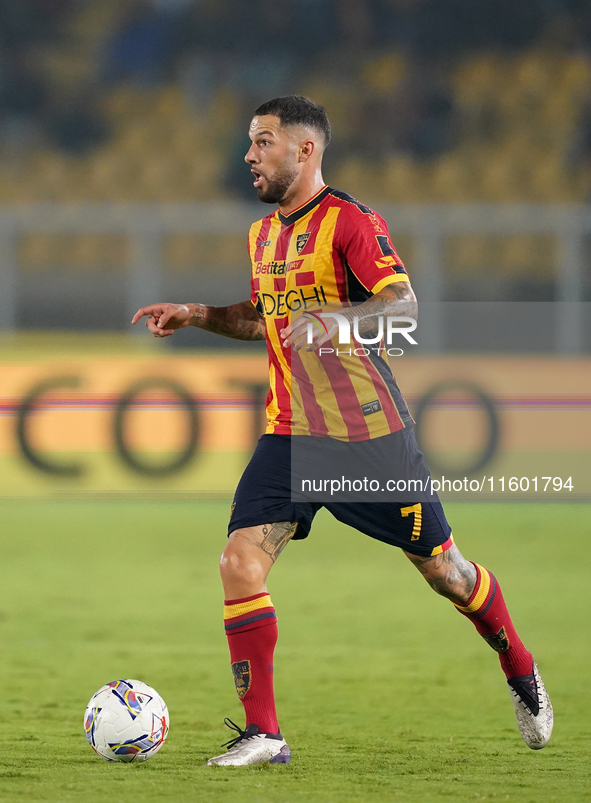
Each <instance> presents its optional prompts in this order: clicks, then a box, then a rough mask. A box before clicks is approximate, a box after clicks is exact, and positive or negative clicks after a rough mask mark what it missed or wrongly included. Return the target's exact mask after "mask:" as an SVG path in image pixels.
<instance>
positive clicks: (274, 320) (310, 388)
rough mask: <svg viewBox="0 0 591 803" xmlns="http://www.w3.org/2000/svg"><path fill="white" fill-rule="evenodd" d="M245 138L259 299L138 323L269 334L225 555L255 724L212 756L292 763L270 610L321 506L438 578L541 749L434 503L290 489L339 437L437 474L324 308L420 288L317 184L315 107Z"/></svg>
mask: <svg viewBox="0 0 591 803" xmlns="http://www.w3.org/2000/svg"><path fill="white" fill-rule="evenodd" d="M249 135H250V139H251V145H250V149H249V150H248V153H247V154H246V156H245V160H246V162H247V163H248V164H249V165H250V168H251V172H252V175H253V177H254V187H255V188H256V190H257V193H258V197H259V199H260V200H261V201H263V202H265V203H269V204H276V205H277V206H278V208H277V209H276V210H275V211H274V212H273V213H272V214H270V215H268V216H267V217H265V218H263V220H260V221H258V222H257V223H255V224H253V226H252V227H251V229H250V234H249V239H248V245H249V251H250V258H251V262H252V278H251V287H252V293H251V297H250V299H249V300H247V301H243V302H240V303H238V304H232V305H230V306H227V307H212V306H207V305H204V304H171V303H160V304H153V305H151V306H147V307H143V308H142V309H140V310H138V312H137V313H136V314H135V316H134V318H133V323H137V322H138V321H139V320H140V319H141V318H142V317H143V316H147V320H146V325H147V327H148V329H149V331H150V332H151V333H152V334H153V335H154V336H155V337H168V336H170V335H172V334H173V333H174V332H175V330H176V329H180V328H183V327H185V326H197V327H200V328H202V329H205V330H207V331H209V332H216V333H217V334H220V335H225V336H227V337H232V338H237V339H239V340H263V339H266V341H267V349H268V354H269V374H270V391H269V395H268V398H267V407H266V412H267V422H268V423H267V429H266V433H265V434H264V435H263V436H262V437H261V439H260V440H259V442H258V445H257V447H256V450H255V452H254V454H253V457H252V459H251V461H250V463H249V465H248V466H247V468H246V470H245V472H244V474H243V476H242V479H241V480H240V483H239V485H238V488H237V490H236V495H235V498H234V504H233V506H232V514H231V518H230V523H229V527H228V541H227V545H226V547H225V549H224V551H223V554H222V557H221V562H220V567H221V576H222V582H223V586H224V592H225V605H224V622H225V629H226V634H227V637H228V644H229V649H230V656H231V664H232V673H233V676H234V682H235V686H236V691H237V693H238V696H239V698H240V700H241V701H242V703H243V705H244V710H245V714H246V727H245V729H244V730H243V729H242V728H240V727H238V726H237V725H234V723H231V722H230V721H229V720H226V722H227V724H229V726H230V727H234V729H235V730H236V731H237V736H236V738H234V739H232V740H231V741H230V742H229V743H228V744H227V747H228V750H227V752H226V753H224V754H223V755H220V756H215V757H213V758H211V759H210V760H209V761H208V764H215V765H222V766H242V765H246V764H259V763H262V762H265V761H269V762H270V763H272V764H276V763H287V762H289V760H290V757H291V753H290V749H289V747H288V745H287V743H286V741H285V740H284V738H283V736H282V734H281V731H280V729H279V724H278V721H277V714H276V710H275V701H274V694H273V652H274V648H275V644H276V641H277V619H276V616H275V609H274V607H273V604H272V602H271V597H270V596H269V592H268V590H267V585H266V581H267V576H268V574H269V571H270V570H271V568H272V566H273V564H274V563H275V561H276V560H277V558H278V557H279V555H280V554H281V552H282V550H283V549H284V547H285V546H286V544H287V543H288V542H289V541H290V540H291V539H292V538H293V539H298V538H305V537H306V536H307V535H308V532H309V530H310V526H311V524H312V520H313V518H314V515H315V513H316V512H317V510H318V509H319V508H320V507H322V505H323V504H324V506H325V507H326V508H327V509H328V510H329V511H330V512H331V513H332V514H333V515H334V516H335V517H336V518H337V519H338V520H339V521H342V522H344V523H347V524H350V525H352V526H353V527H355V528H357V529H358V530H360V531H361V532H362V533H365V534H366V535H368V536H370V537H372V538H376V539H378V540H380V541H383V542H385V543H387V544H391V545H393V546H397V547H399V548H400V549H402V550H403V551H404V553H405V555H406V556H407V557H408V558H409V560H410V561H411V563H413V564H414V565H415V566H416V567H417V569H418V570H419V571H420V572H421V574H422V575H423V577H424V578H425V580H426V581H427V582H428V583H429V585H430V586H431V588H433V589H434V590H435V591H436V592H437V593H438V594H441V595H442V596H443V597H446V598H447V599H449V600H450V601H451V602H452V603H453V605H454V606H455V608H456V609H457V610H458V611H459V612H460V613H461V614H462V615H463V616H465V617H466V618H468V619H470V620H471V622H472V623H473V624H474V626H475V628H476V630H477V632H478V633H480V635H481V636H483V638H484V639H485V640H486V641H487V643H488V644H489V645H490V647H492V649H493V650H495V651H496V652H497V653H498V655H499V659H500V664H501V668H502V670H503V672H504V673H505V676H506V678H507V682H508V685H509V691H510V694H511V697H512V700H513V705H514V707H515V713H516V716H517V724H518V727H519V730H520V732H521V735H522V737H523V739H524V740H525V742H526V744H527V745H528V746H529V747H531V748H532V749H534V750H537V749H540V748H542V747H544V746H545V745H546V744H547V742H548V740H549V738H550V734H551V731H552V724H553V714H552V706H551V703H550V699H549V697H548V694H547V692H546V689H545V687H544V684H543V682H542V680H541V678H540V675H539V673H538V670H537V667H536V663H535V661H534V660H533V657H532V655H531V653H530V652H529V651H528V650H527V649H526V648H525V646H524V645H523V643H522V642H521V639H520V638H519V636H518V634H517V631H516V630H515V627H514V625H513V622H512V621H511V617H510V616H509V612H508V610H507V607H506V605H505V601H504V599H503V595H502V593H501V588H500V586H499V583H498V581H497V579H496V578H495V577H494V576H493V574H492V573H491V572H489V571H488V570H487V569H485V568H484V567H483V566H479V565H478V564H476V563H472V562H470V561H469V560H466V559H465V558H464V557H463V556H462V554H461V553H460V551H459V549H458V547H457V546H456V545H455V543H454V541H453V537H452V534H451V529H450V526H449V524H448V522H447V521H446V518H445V515H444V513H443V509H442V507H441V504H440V503H439V501H438V499H437V498H436V497H435V496H434V497H432V498H430V499H428V500H425V498H424V497H420V496H419V495H418V494H417V495H416V497H413V495H412V494H411V495H410V498H406V499H405V500H395V501H392V500H389V501H387V502H381V501H380V502H377V501H368V500H367V499H365V500H364V501H356V500H349V501H347V499H345V500H343V499H339V500H338V501H334V502H333V501H331V500H326V499H324V500H323V501H322V502H319V501H314V500H313V499H303V500H301V501H299V500H298V499H297V498H294V495H293V493H292V484H291V472H292V470H293V469H294V465H293V462H292V446H293V448H295V444H296V443H298V444H299V443H301V442H304V443H307V444H309V445H312V446H313V447H314V448H316V447H318V446H320V447H323V445H334V446H335V447H336V449H337V453H339V454H340V453H342V454H343V455H353V463H354V462H355V461H356V460H359V461H361V462H363V461H365V463H364V465H368V464H369V465H372V464H373V461H374V460H375V461H376V462H377V463H379V462H380V461H382V462H384V461H385V462H386V464H387V462H388V460H391V461H392V464H396V465H398V466H400V465H404V466H406V467H407V468H408V470H409V471H410V472H411V473H413V475H414V476H416V477H423V478H424V477H428V472H427V469H426V468H425V466H424V463H423V461H422V455H421V453H420V452H419V450H418V448H417V445H416V441H415V438H414V434H413V421H412V418H411V416H410V415H409V412H408V410H407V407H406V405H405V402H404V400H403V398H402V396H401V394H400V391H399V390H398V386H397V385H396V382H395V380H394V377H393V376H392V373H391V371H390V369H389V367H388V365H387V362H386V361H385V360H384V358H383V351H380V349H379V348H377V349H367V348H361V349H354V350H352V351H351V352H350V353H349V354H347V353H345V352H346V349H340V350H339V349H335V348H330V346H331V345H334V343H335V342H336V340H335V338H336V333H337V319H334V318H333V319H332V320H330V319H329V318H322V317H321V316H320V314H319V313H321V312H322V310H323V309H324V310H325V311H326V310H328V309H335V308H339V309H340V310H341V312H342V314H344V315H345V316H346V318H347V320H348V321H349V322H351V323H355V325H356V326H357V334H358V335H359V337H362V336H363V337H365V342H367V339H368V338H367V336H368V335H369V334H371V333H372V331H373V332H375V329H376V326H377V324H376V320H377V318H378V316H395V317H399V316H404V317H405V318H407V319H408V318H412V317H414V315H415V301H416V299H415V296H414V293H413V290H412V288H411V285H410V281H409V277H408V274H407V272H406V270H405V268H404V266H403V264H402V262H401V261H400V259H399V257H398V255H397V253H396V251H395V250H394V247H393V245H392V243H391V241H390V237H389V234H388V230H387V227H386V224H385V223H384V221H383V219H382V218H381V217H380V216H379V215H378V214H376V213H375V212H373V211H372V210H371V209H369V208H368V207H367V206H364V205H363V204H361V203H359V202H358V201H356V200H355V199H354V198H352V197H351V196H349V195H347V194H346V193H344V192H341V191H339V190H335V189H332V188H330V187H328V186H327V185H326V184H325V183H324V180H323V178H322V170H321V167H322V155H323V152H324V150H325V148H326V146H327V145H328V143H329V141H330V135H331V131H330V125H329V121H328V119H327V116H326V113H325V111H324V109H323V108H322V107H321V106H318V105H317V104H315V103H313V102H312V101H310V100H308V99H307V98H303V97H298V96H289V97H282V98H276V99H274V100H271V101H269V102H267V103H264V104H263V105H262V106H260V107H259V108H258V109H257V110H256V112H255V115H254V117H253V119H252V122H251V124H250V129H249ZM329 305H330V306H329ZM354 319H356V322H355V320H354ZM354 331H355V330H354ZM359 342H361V341H359ZM337 352H339V353H337ZM366 352H367V353H366ZM339 449H340V450H341V451H340V452H339ZM316 451H317V453H318V454H320V452H318V450H317V449H316ZM368 461H369V462H368ZM391 476H394V475H391ZM409 487H410V486H409ZM414 487H415V488H416V487H417V486H416V485H415V486H414Z"/></svg>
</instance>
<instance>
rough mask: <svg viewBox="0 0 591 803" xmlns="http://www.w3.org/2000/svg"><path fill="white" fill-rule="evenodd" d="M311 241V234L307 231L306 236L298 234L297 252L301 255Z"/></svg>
mask: <svg viewBox="0 0 591 803" xmlns="http://www.w3.org/2000/svg"><path fill="white" fill-rule="evenodd" d="M309 239H310V232H309V231H306V232H304V234H298V236H297V237H296V251H297V252H298V254H301V253H302V251H303V250H304V248H305V247H306V245H307V243H308V240H309Z"/></svg>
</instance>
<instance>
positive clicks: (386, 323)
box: [304, 312, 418, 357]
mask: <svg viewBox="0 0 591 803" xmlns="http://www.w3.org/2000/svg"><path fill="white" fill-rule="evenodd" d="M304 317H305V318H306V319H307V320H308V325H307V327H306V342H307V343H308V345H311V344H312V343H313V342H314V330H315V329H319V330H320V331H321V332H323V333H327V334H328V327H327V325H326V324H325V322H324V320H319V319H328V318H332V319H334V320H336V322H337V326H338V335H339V338H338V339H339V345H341V346H343V345H348V346H351V344H352V343H355V344H356V345H357V344H361V345H362V346H377V348H372V349H367V348H356V349H354V353H355V354H356V356H361V355H359V354H357V352H367V354H365V356H369V352H370V351H377V352H378V353H379V352H380V351H386V353H387V354H388V355H390V356H391V357H399V356H402V354H403V353H404V352H403V351H402V349H401V348H393V349H388V348H387V347H388V346H392V345H393V343H394V336H395V335H402V337H403V338H405V340H406V341H407V342H408V343H410V344H411V345H412V346H416V345H418V343H417V341H416V340H415V339H414V337H412V335H411V334H410V333H411V332H414V331H415V329H416V328H417V322H416V321H415V320H414V318H408V317H406V316H404V315H398V316H391V315H388V316H384V315H376V316H375V317H373V318H372V321H376V322H377V332H376V333H375V334H372V335H371V337H363V336H362V335H361V334H360V332H359V321H360V318H358V317H357V316H356V315H353V316H352V319H353V320H352V324H351V321H350V320H349V318H348V317H346V316H345V315H344V314H343V313H342V312H317V313H316V312H306V313H304ZM383 341H385V343H386V347H381V348H380V347H379V344H380V343H382V342H383ZM336 352H337V353H338V354H342V353H343V351H342V350H340V349H337V350H336ZM391 352H392V353H391ZM334 353H335V349H333V348H319V349H318V354H319V356H322V354H334ZM345 353H347V352H345ZM348 353H349V354H350V353H351V351H349V352H348Z"/></svg>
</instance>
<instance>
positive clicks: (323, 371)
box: [248, 187, 411, 441]
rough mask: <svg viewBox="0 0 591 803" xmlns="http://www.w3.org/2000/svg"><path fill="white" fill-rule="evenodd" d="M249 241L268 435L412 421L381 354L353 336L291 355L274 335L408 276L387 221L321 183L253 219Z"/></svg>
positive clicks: (348, 432) (343, 434)
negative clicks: (265, 366) (289, 205)
mask: <svg viewBox="0 0 591 803" xmlns="http://www.w3.org/2000/svg"><path fill="white" fill-rule="evenodd" d="M248 246H249V252H250V257H251V261H252V278H251V288H252V292H251V300H252V303H253V304H254V305H255V306H256V308H257V309H258V311H259V312H260V314H261V315H262V316H264V318H265V323H266V328H267V350H268V353H269V373H270V384H271V387H270V391H269V395H268V397H267V407H266V412H267V429H266V432H267V433H269V434H278V435H314V436H317V437H331V438H337V439H339V440H345V441H360V440H368V439H370V438H377V437H381V436H382V435H387V434H388V433H391V432H396V431H397V430H400V429H403V428H404V426H405V424H406V423H408V422H409V421H411V418H410V415H409V413H408V410H407V408H406V404H405V403H404V400H403V398H402V396H401V394H400V391H399V390H398V386H397V385H396V382H395V380H394V377H393V376H392V372H391V371H390V368H389V366H388V364H387V362H386V360H385V359H384V358H383V352H381V353H380V352H379V351H378V352H376V350H375V349H374V350H370V349H355V345H356V343H355V342H354V343H353V344H352V346H351V348H349V349H348V350H347V347H344V346H342V345H339V344H338V342H337V341H336V338H333V342H332V345H333V348H332V349H323V353H322V354H319V353H318V352H315V351H305V349H302V350H301V351H298V352H296V351H294V350H293V349H292V348H291V347H288V348H283V345H282V341H281V339H280V337H279V332H280V331H281V330H282V329H283V328H284V327H285V326H286V325H287V324H288V323H289V322H291V320H292V316H293V317H294V318H295V317H297V316H298V315H300V314H301V313H302V312H303V311H305V310H310V311H319V310H320V311H321V310H322V308H323V307H326V306H327V305H331V306H332V308H333V309H334V308H335V307H337V306H348V305H350V304H354V303H359V302H363V301H366V300H367V299H368V298H369V297H370V296H371V295H373V294H375V293H378V292H379V291H380V290H381V289H382V288H383V287H386V285H388V284H391V283H392V282H398V281H408V275H407V273H406V271H405V269H404V265H403V264H402V262H401V260H400V258H399V257H398V254H397V253H396V251H395V250H394V247H393V246H392V243H391V241H390V237H389V234H388V228H387V226H386V224H385V222H384V220H383V219H382V218H381V217H380V216H379V215H378V214H376V213H375V212H374V211H373V210H371V209H370V208H369V207H367V206H364V205H363V204H360V203H359V202H358V201H356V200H355V199H354V198H352V197H351V196H350V195H347V194H346V193H344V192H340V191H339V190H334V189H331V188H330V187H324V188H323V189H322V190H321V191H320V192H319V193H318V194H317V195H316V196H314V197H313V198H311V199H310V200H309V201H308V202H307V203H305V204H304V205H303V206H301V207H300V208H299V209H296V210H295V211H294V212H292V213H291V214H289V215H287V216H286V215H283V214H281V212H280V211H279V210H277V211H276V212H275V213H274V214H272V215H268V216H267V217H265V218H263V220H259V221H257V222H256V223H254V224H253V225H252V226H251V229H250V233H249V238H248ZM325 345H326V346H331V343H330V342H329V343H326V344H325ZM356 351H357V354H356V353H355V352H356ZM365 351H369V352H370V353H369V355H365V354H364V352H365ZM326 352H332V353H328V354H327V353H326Z"/></svg>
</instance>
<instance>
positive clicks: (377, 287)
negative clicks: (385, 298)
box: [371, 273, 410, 294]
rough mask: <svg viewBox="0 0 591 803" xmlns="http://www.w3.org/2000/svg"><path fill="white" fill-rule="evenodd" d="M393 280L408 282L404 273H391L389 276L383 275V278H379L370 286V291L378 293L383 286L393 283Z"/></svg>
mask: <svg viewBox="0 0 591 803" xmlns="http://www.w3.org/2000/svg"><path fill="white" fill-rule="evenodd" d="M394 282H410V279H409V278H408V275H407V274H406V273H392V274H390V276H384V278H383V279H380V281H379V282H378V283H377V284H376V285H374V286H373V287H372V288H371V292H372V293H374V294H375V293H379V292H380V290H383V289H384V287H387V286H388V285H389V284H394Z"/></svg>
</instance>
